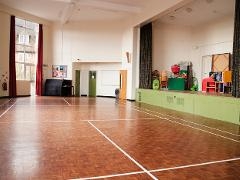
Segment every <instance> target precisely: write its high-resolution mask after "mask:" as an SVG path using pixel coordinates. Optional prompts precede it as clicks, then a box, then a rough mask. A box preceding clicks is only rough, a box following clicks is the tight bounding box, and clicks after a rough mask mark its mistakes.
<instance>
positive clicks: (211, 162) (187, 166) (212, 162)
mask: <svg viewBox="0 0 240 180" xmlns="http://www.w3.org/2000/svg"><path fill="white" fill-rule="evenodd" d="M239 160H240V157H238V158H232V159H224V160H220V161H210V162H205V163H198V164H189V165H184V166H176V167H171V168H161V169H155V170H150V172H161V171H169V170H176V169H185V168H190V167H200V166H206V165H211V164H219V163H225V162H232V161H239Z"/></svg>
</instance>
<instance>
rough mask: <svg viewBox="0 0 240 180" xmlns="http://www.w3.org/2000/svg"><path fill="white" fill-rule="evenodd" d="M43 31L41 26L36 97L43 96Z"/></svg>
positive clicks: (40, 25)
mask: <svg viewBox="0 0 240 180" xmlns="http://www.w3.org/2000/svg"><path fill="white" fill-rule="evenodd" d="M42 66H43V29H42V24H39V34H38V62H37V71H36V95H38V96H42V82H43V72H42V70H43V69H42Z"/></svg>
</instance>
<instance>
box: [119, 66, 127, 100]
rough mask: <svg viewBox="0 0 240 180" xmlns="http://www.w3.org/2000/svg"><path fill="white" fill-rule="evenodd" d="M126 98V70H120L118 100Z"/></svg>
mask: <svg viewBox="0 0 240 180" xmlns="http://www.w3.org/2000/svg"><path fill="white" fill-rule="evenodd" d="M126 97H127V70H120V94H119V98H120V99H126Z"/></svg>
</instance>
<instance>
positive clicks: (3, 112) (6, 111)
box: [0, 101, 16, 118]
mask: <svg viewBox="0 0 240 180" xmlns="http://www.w3.org/2000/svg"><path fill="white" fill-rule="evenodd" d="M15 103H16V101H15V102H14V103H13V104H12V105H11V106H10V107H9V108H7V109H6V110H5V111H4V112H3V113H2V114H1V115H0V118H1V117H2V116H3V115H4V114H6V113H7V112H8V111H9V110H10V109H11V108H12V107H13V105H14V104H15Z"/></svg>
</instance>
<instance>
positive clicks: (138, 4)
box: [0, 0, 147, 21]
mask: <svg viewBox="0 0 240 180" xmlns="http://www.w3.org/2000/svg"><path fill="white" fill-rule="evenodd" d="M0 3H2V4H4V5H7V6H9V7H12V8H14V9H18V10H21V11H24V12H27V13H29V14H32V15H35V16H38V17H41V18H44V19H48V20H51V21H80V20H108V19H109V20H113V19H121V18H125V17H127V16H130V15H133V14H136V13H141V10H142V8H143V7H144V5H145V4H146V3H147V1H146V0H0Z"/></svg>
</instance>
